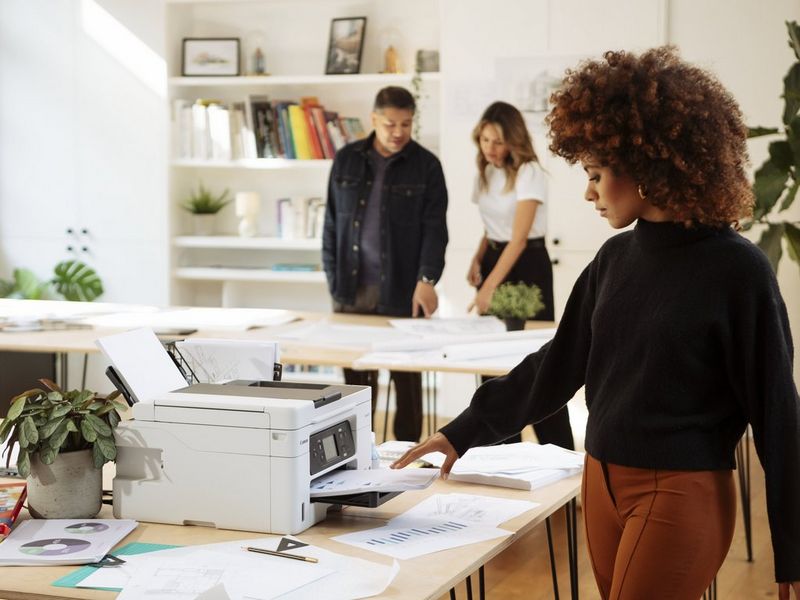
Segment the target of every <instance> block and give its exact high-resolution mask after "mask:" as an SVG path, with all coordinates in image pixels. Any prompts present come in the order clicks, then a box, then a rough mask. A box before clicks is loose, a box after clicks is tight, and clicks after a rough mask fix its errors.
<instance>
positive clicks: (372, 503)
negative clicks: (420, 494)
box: [311, 492, 402, 508]
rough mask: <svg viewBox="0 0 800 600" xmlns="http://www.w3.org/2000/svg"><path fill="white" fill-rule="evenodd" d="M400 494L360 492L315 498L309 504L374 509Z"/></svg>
mask: <svg viewBox="0 0 800 600" xmlns="http://www.w3.org/2000/svg"><path fill="white" fill-rule="evenodd" d="M401 493H402V492H362V493H360V494H346V495H342V496H317V497H314V498H311V502H312V503H313V502H325V503H326V504H341V505H343V506H363V507H364V508H375V507H376V506H380V505H381V504H383V503H384V502H386V501H387V500H391V499H392V498H394V497H395V496H397V495H398V494H401Z"/></svg>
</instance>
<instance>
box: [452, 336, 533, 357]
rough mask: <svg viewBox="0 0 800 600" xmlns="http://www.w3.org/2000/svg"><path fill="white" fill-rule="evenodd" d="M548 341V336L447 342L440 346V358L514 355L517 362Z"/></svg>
mask: <svg viewBox="0 0 800 600" xmlns="http://www.w3.org/2000/svg"><path fill="white" fill-rule="evenodd" d="M548 341H549V338H544V337H542V338H539V337H535V338H530V339H524V340H510V341H503V342H483V343H480V344H448V345H447V346H443V347H442V358H446V359H448V360H456V361H458V360H475V359H480V358H491V357H494V356H515V357H516V358H517V362H519V361H521V360H522V359H523V358H525V357H526V356H527V355H528V354H531V353H532V352H536V351H537V350H538V349H539V348H541V347H542V346H544V345H545V344H546V343H547V342H548Z"/></svg>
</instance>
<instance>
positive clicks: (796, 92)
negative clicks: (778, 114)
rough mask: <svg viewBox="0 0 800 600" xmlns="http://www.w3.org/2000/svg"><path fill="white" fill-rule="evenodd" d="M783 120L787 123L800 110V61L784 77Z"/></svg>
mask: <svg viewBox="0 0 800 600" xmlns="http://www.w3.org/2000/svg"><path fill="white" fill-rule="evenodd" d="M783 99H784V102H785V104H784V109H783V122H784V123H786V124H787V125H788V124H789V123H790V122H791V120H792V119H794V117H795V116H796V115H797V111H798V110H800V62H796V63H794V64H793V65H792V67H791V68H790V69H789V72H788V73H787V74H786V77H784V78H783Z"/></svg>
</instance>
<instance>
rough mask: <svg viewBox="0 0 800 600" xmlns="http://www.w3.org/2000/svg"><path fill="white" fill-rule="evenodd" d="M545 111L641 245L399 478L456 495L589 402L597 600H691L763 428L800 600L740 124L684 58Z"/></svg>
mask: <svg viewBox="0 0 800 600" xmlns="http://www.w3.org/2000/svg"><path fill="white" fill-rule="evenodd" d="M551 100H552V102H553V105H554V106H553V108H552V110H551V112H550V114H549V116H548V124H549V126H550V138H551V144H550V149H551V150H552V151H553V152H555V153H556V154H558V155H560V156H563V157H564V158H566V159H567V160H568V161H569V162H571V163H576V162H580V163H581V164H582V166H583V168H584V170H585V171H586V174H587V177H588V185H587V187H586V192H585V198H586V200H587V201H589V202H590V203H592V204H593V205H594V208H595V209H596V210H597V211H598V212H599V214H600V216H601V217H603V218H605V219H606V220H607V221H608V222H609V224H610V225H611V226H612V227H613V228H615V229H618V228H623V227H626V226H628V225H631V224H633V223H635V227H634V228H633V229H632V230H629V231H626V232H623V233H620V234H618V235H616V236H614V237H612V238H611V239H610V240H608V241H607V242H606V243H605V244H603V246H602V247H601V248H600V250H599V251H598V253H597V255H596V256H595V258H594V259H593V260H592V262H591V263H590V264H589V265H588V266H587V267H586V269H585V270H584V271H583V273H582V274H581V275H580V277H579V278H578V280H577V282H576V283H575V287H574V288H573V290H572V293H571V295H570V298H569V300H568V302H567V306H566V309H565V312H564V316H563V319H562V320H561V322H560V324H559V327H558V330H557V333H556V335H555V337H554V338H553V340H552V341H551V342H550V343H549V344H547V345H545V346H544V347H542V349H541V350H539V351H538V352H535V353H534V354H531V355H529V356H528V357H526V358H525V359H524V360H523V361H522V362H521V363H520V364H519V365H518V366H517V367H515V368H514V369H513V370H512V371H511V372H510V373H509V374H508V375H507V376H505V377H500V378H497V379H493V380H491V381H489V382H487V383H486V384H485V385H483V386H481V387H480V388H478V390H477V391H476V392H475V395H474V396H473V398H472V402H471V403H470V406H469V407H468V408H467V409H466V410H465V411H464V412H462V413H461V414H460V415H459V416H458V417H456V418H455V419H454V420H453V421H451V422H450V423H449V424H448V425H446V426H445V427H443V428H442V429H441V430H440V432H438V433H436V434H434V435H433V436H432V437H431V438H429V439H428V440H426V441H425V442H423V443H422V444H419V445H418V446H415V447H414V448H412V449H411V450H410V451H409V452H408V453H407V454H406V455H404V456H403V457H402V458H401V459H400V460H398V461H397V462H396V463H395V464H394V465H393V466H394V467H396V468H399V467H402V466H404V465H405V464H407V463H408V462H409V461H410V460H413V459H414V458H416V457H418V456H420V455H422V454H425V453H426V452H431V451H434V450H439V451H442V452H444V453H445V454H446V455H447V460H446V462H445V464H444V466H443V467H442V475H443V476H446V475H447V473H448V472H449V470H450V468H451V467H452V465H453V463H454V462H455V460H456V459H457V457H458V456H461V455H462V454H463V453H464V452H466V450H467V449H468V448H470V447H471V446H477V445H482V444H488V443H492V442H494V441H497V440H498V439H502V438H504V437H505V436H506V435H507V433H510V432H513V430H515V429H516V428H518V427H519V425H520V424H522V423H527V422H532V421H533V422H535V421H538V420H540V419H543V418H545V417H547V416H548V415H550V414H552V413H553V412H555V411H556V410H558V409H560V408H561V407H562V406H563V405H564V404H565V403H566V402H567V401H568V400H569V399H570V398H571V397H572V396H573V394H574V393H575V392H576V391H577V390H578V389H579V388H580V387H581V386H582V385H585V386H586V402H587V406H588V408H589V420H588V424H587V431H586V467H585V469H584V475H583V476H584V482H583V489H582V502H583V512H584V521H585V526H586V538H587V547H588V549H589V554H590V557H591V560H592V568H593V570H594V574H595V579H596V581H597V585H598V587H599V589H600V593H601V596H602V597H603V598H613V599H626V600H638V599H641V598H647V599H649V600H658V599H662V598H663V599H667V598H670V599H675V598H677V599H689V600H694V599H696V598H699V597H700V596H701V595H702V594H703V591H704V590H705V589H706V588H707V586H708V585H709V583H710V582H711V581H712V579H713V577H714V576H715V574H716V572H717V570H718V569H719V567H720V565H721V564H722V562H723V560H724V559H725V555H726V554H727V552H728V548H729V547H730V543H731V539H732V537H733V530H734V521H735V515H736V498H735V494H734V483H733V474H732V469H733V468H734V465H735V460H734V450H735V447H736V444H737V442H738V440H739V439H740V438H741V436H742V435H743V434H744V432H745V429H746V427H747V425H748V424H749V425H751V426H752V429H753V435H754V443H755V447H756V451H757V452H758V455H759V458H760V460H761V463H762V465H763V467H764V473H765V481H766V488H767V512H768V515H769V522H770V528H771V532H772V545H773V550H774V557H775V575H776V579H777V581H778V582H779V588H778V590H779V598H781V599H787V600H788V598H789V597H790V594H791V589H793V590H794V592H795V596H797V597H800V400H799V399H798V395H797V389H796V387H795V384H794V381H793V379H792V360H793V348H792V337H791V332H790V330H789V322H788V317H787V314H786V307H785V305H784V303H783V300H782V299H781V296H780V291H779V289H778V284H777V281H776V279H775V276H774V274H773V272H772V270H771V268H770V266H769V263H768V261H767V259H766V257H765V256H764V255H763V253H762V252H761V251H760V250H759V249H758V248H757V247H756V246H754V245H753V244H752V243H750V242H749V241H747V240H746V239H745V238H743V237H742V236H740V235H739V234H738V233H737V232H736V230H735V226H736V224H737V221H738V220H739V219H740V218H742V217H744V216H746V215H748V213H749V212H750V210H751V206H752V203H753V199H752V196H751V191H750V186H749V185H748V182H747V178H746V176H745V171H744V167H745V165H746V163H747V155H746V149H745V138H746V127H745V126H744V124H743V123H742V116H741V112H740V110H739V107H738V106H737V104H736V102H735V101H734V99H733V98H732V96H731V95H730V94H729V93H728V92H727V91H726V90H725V89H724V88H723V87H722V85H721V84H720V83H719V82H718V81H717V80H716V79H715V78H714V77H713V76H712V75H711V74H709V73H708V72H706V71H704V70H702V69H699V68H697V67H695V66H692V65H690V64H687V63H686V62H683V61H682V60H680V58H679V57H678V56H677V53H676V52H675V50H674V49H672V48H657V49H653V50H650V51H648V52H645V53H643V54H642V55H640V56H636V55H633V54H629V53H626V52H607V53H606V54H605V56H604V59H603V60H598V61H589V62H586V63H583V64H582V65H580V66H579V67H578V68H577V69H575V70H571V71H568V72H567V74H566V77H565V79H564V81H563V84H562V86H561V88H560V89H559V90H558V91H556V92H555V93H554V94H553V97H552V98H551ZM505 398H519V402H517V403H513V404H512V403H508V402H499V401H498V400H499V399H505Z"/></svg>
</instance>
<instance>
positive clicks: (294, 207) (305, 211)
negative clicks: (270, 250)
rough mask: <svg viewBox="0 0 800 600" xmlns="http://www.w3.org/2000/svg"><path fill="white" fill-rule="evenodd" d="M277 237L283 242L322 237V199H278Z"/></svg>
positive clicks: (323, 216)
mask: <svg viewBox="0 0 800 600" xmlns="http://www.w3.org/2000/svg"><path fill="white" fill-rule="evenodd" d="M276 206H277V212H278V214H277V220H276V224H277V232H276V233H277V236H278V237H279V238H281V239H284V240H302V239H314V238H320V237H322V228H323V226H324V224H325V201H324V200H323V199H322V198H316V197H313V198H303V197H294V198H279V199H278V200H277V202H276Z"/></svg>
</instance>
